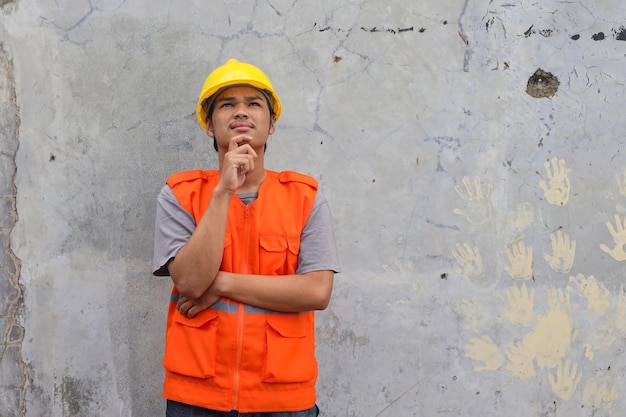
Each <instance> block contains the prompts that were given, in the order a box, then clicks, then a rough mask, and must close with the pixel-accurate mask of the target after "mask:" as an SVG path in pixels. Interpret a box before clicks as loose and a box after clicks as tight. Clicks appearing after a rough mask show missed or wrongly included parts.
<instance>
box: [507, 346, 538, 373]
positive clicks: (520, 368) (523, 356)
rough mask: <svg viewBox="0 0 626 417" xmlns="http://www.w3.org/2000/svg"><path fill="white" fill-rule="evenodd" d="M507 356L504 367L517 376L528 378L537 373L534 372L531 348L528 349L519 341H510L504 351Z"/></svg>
mask: <svg viewBox="0 0 626 417" xmlns="http://www.w3.org/2000/svg"><path fill="white" fill-rule="evenodd" d="M506 356H507V358H508V361H507V364H506V369H507V370H508V371H509V372H511V374H513V376H516V377H518V378H522V379H528V378H531V377H533V376H535V375H537V373H536V372H535V365H534V362H533V361H534V357H533V355H532V350H531V349H528V348H527V346H524V344H523V343H521V342H516V343H511V345H510V346H509V350H508V351H507V352H506Z"/></svg>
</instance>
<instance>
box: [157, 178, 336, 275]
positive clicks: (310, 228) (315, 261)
mask: <svg viewBox="0 0 626 417" xmlns="http://www.w3.org/2000/svg"><path fill="white" fill-rule="evenodd" d="M257 196H258V193H242V194H238V197H239V198H240V199H241V200H242V201H243V202H244V204H252V202H253V201H254V200H256V198H257ZM195 228H196V222H195V220H194V218H193V216H192V215H191V214H189V212H188V211H187V210H185V209H184V208H183V207H182V206H181V205H180V203H179V202H178V199H177V198H176V196H175V195H174V192H173V191H172V189H171V188H170V187H169V185H164V186H163V188H162V189H161V192H160V193H159V195H158V197H157V210H156V227H155V234H154V258H153V261H152V273H153V274H154V275H158V276H167V275H169V271H168V270H167V263H168V262H169V261H170V260H171V259H172V258H174V257H175V256H176V254H177V253H178V251H179V250H180V248H182V247H183V245H185V243H187V240H189V238H190V237H191V234H192V233H193V231H194V230H195ZM322 270H332V271H334V272H340V271H341V269H340V265H339V257H338V255H337V245H336V243H335V233H334V230H333V223H332V216H331V213H330V207H329V206H328V202H327V201H326V197H324V195H323V194H322V193H321V192H320V191H319V190H318V191H317V193H316V196H315V202H314V203H313V209H312V210H311V214H310V215H309V218H308V219H307V221H306V224H305V226H304V229H303V230H302V234H301V236H300V253H299V254H298V269H297V273H298V274H305V273H307V272H312V271H322Z"/></svg>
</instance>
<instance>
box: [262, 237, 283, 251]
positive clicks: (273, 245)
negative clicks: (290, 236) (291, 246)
mask: <svg viewBox="0 0 626 417" xmlns="http://www.w3.org/2000/svg"><path fill="white" fill-rule="evenodd" d="M259 241H260V243H261V247H262V248H263V249H265V250H266V251H268V252H284V251H286V250H287V247H288V246H287V236H276V235H260V236H259Z"/></svg>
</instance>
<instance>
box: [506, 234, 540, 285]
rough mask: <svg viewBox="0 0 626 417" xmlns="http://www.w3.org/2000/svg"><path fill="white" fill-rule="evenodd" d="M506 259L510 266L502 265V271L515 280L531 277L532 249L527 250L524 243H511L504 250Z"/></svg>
mask: <svg viewBox="0 0 626 417" xmlns="http://www.w3.org/2000/svg"><path fill="white" fill-rule="evenodd" d="M505 252H506V257H507V258H508V259H509V262H510V265H504V270H505V271H506V272H507V273H508V274H509V276H510V277H511V278H513V279H515V280H525V279H530V278H532V276H533V248H532V247H531V246H529V247H528V248H527V247H526V245H524V242H519V243H518V244H515V243H513V244H512V245H511V246H510V247H508V246H507V247H506V248H505Z"/></svg>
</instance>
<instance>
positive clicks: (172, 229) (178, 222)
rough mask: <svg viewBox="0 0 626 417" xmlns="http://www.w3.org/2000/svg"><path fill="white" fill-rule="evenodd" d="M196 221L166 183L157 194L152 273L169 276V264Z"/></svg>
mask: <svg viewBox="0 0 626 417" xmlns="http://www.w3.org/2000/svg"><path fill="white" fill-rule="evenodd" d="M195 228H196V222H195V220H194V219H193V217H192V216H191V214H189V212H188V211H187V210H185V209H184V208H183V207H182V206H181V205H180V203H179V202H178V199H177V198H176V196H175V195H174V192H173V191H172V189H171V188H170V187H169V185H164V186H163V188H162V189H161V191H160V192H159V195H158V196H157V208H156V219H155V231H154V257H153V259H152V273H153V274H154V275H157V276H168V275H169V274H170V273H169V271H168V270H167V264H168V263H169V261H170V260H172V259H173V258H174V257H175V256H176V254H177V253H178V251H179V250H180V248H182V247H183V245H184V244H185V243H186V242H187V241H188V240H189V238H190V237H191V234H192V233H193V231H194V230H195Z"/></svg>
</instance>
